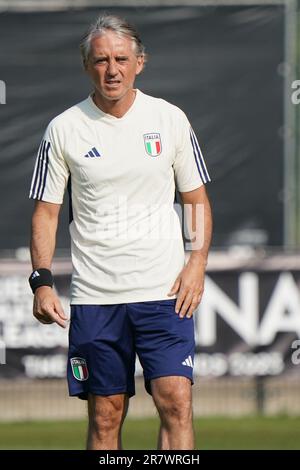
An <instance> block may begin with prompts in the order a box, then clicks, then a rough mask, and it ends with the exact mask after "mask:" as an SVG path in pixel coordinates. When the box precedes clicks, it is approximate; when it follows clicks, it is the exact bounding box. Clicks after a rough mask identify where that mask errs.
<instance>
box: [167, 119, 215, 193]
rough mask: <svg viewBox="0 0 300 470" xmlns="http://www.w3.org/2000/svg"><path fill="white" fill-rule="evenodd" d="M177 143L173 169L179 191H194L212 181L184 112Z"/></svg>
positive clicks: (178, 127) (178, 130) (179, 123)
mask: <svg viewBox="0 0 300 470" xmlns="http://www.w3.org/2000/svg"><path fill="white" fill-rule="evenodd" d="M175 141H176V143H177V144H176V152H175V159H174V163H173V169H174V175H175V183H176V188H177V189H178V191H179V192H187V191H193V190H194V189H197V188H199V187H200V186H202V185H203V184H205V183H207V182H208V181H211V179H210V176H209V173H208V171H207V168H206V164H205V161H204V158H203V155H202V152H201V149H200V145H199V143H198V140H197V137H196V135H195V133H194V131H193V129H192V126H191V124H190V122H189V120H188V118H187V117H186V115H185V114H184V112H183V111H181V112H180V116H179V122H178V125H177V136H176V137H175Z"/></svg>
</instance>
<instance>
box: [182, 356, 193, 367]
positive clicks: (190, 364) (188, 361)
mask: <svg viewBox="0 0 300 470" xmlns="http://www.w3.org/2000/svg"><path fill="white" fill-rule="evenodd" d="M181 364H182V365H183V366H187V367H194V364H193V360H192V357H191V356H189V357H187V358H186V359H185V360H184V361H183V362H182V363H181Z"/></svg>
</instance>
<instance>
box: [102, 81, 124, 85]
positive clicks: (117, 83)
mask: <svg viewBox="0 0 300 470" xmlns="http://www.w3.org/2000/svg"><path fill="white" fill-rule="evenodd" d="M105 83H106V84H107V85H111V86H117V85H119V83H121V82H120V80H105Z"/></svg>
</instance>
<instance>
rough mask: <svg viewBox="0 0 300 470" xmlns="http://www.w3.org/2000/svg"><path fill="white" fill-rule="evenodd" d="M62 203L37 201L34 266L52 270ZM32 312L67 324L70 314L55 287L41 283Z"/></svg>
mask: <svg viewBox="0 0 300 470" xmlns="http://www.w3.org/2000/svg"><path fill="white" fill-rule="evenodd" d="M60 208H61V204H54V203H52V202H45V201H39V200H36V201H35V207H34V211H33V214H32V221H31V239H30V253H31V262H32V268H33V270H36V269H41V268H46V269H49V270H51V264H52V259H53V255H54V251H55V244H56V231H57V226H58V218H59V212H60ZM33 315H34V316H35V318H37V320H39V321H40V322H41V323H44V324H49V323H54V322H55V323H57V324H58V325H60V326H61V327H63V328H65V327H66V320H67V317H66V315H65V313H64V311H63V309H62V306H61V303H60V300H59V298H58V297H57V295H56V294H55V293H54V291H53V289H52V287H49V286H40V287H38V288H37V289H36V290H35V294H34V301H33Z"/></svg>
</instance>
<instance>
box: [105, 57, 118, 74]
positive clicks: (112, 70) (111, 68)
mask: <svg viewBox="0 0 300 470" xmlns="http://www.w3.org/2000/svg"><path fill="white" fill-rule="evenodd" d="M117 73H118V68H117V64H116V62H115V61H114V60H110V61H109V62H108V66H107V74H108V75H110V76H114V75H117Z"/></svg>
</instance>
